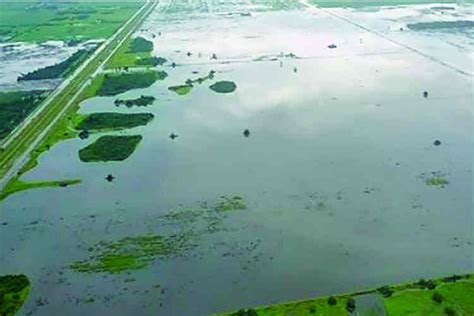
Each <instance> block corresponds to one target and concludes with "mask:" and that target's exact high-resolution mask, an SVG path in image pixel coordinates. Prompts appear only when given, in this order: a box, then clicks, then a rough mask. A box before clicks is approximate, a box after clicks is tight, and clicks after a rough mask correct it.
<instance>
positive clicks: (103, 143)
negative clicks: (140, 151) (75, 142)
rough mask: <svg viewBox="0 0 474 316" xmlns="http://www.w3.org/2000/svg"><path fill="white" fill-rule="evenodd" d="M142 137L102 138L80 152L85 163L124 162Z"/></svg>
mask: <svg viewBox="0 0 474 316" xmlns="http://www.w3.org/2000/svg"><path fill="white" fill-rule="evenodd" d="M141 140H142V136H140V135H132V136H102V137H100V138H99V139H97V140H96V141H95V142H94V143H92V144H90V145H89V146H87V147H84V148H82V149H81V150H79V159H81V161H83V162H98V161H104V162H105V161H122V160H125V159H127V158H128V157H130V155H131V154H132V153H133V152H134V151H135V148H136V147H137V146H138V144H139V143H140V141H141Z"/></svg>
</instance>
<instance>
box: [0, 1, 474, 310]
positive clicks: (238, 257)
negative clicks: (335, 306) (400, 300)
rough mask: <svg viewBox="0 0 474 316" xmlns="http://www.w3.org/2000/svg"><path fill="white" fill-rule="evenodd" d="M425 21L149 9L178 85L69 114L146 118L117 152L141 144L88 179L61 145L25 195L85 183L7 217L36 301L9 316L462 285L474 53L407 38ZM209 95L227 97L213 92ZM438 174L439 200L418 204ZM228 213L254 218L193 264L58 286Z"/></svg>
mask: <svg viewBox="0 0 474 316" xmlns="http://www.w3.org/2000/svg"><path fill="white" fill-rule="evenodd" d="M219 8H220V9H219ZM429 8H430V6H429V5H425V6H412V7H400V8H390V7H387V8H379V9H374V8H372V9H370V10H353V9H326V10H319V9H317V8H304V9H300V10H292V11H278V10H268V11H265V10H260V9H259V10H256V9H254V8H253V7H250V6H245V5H244V4H236V6H235V7H234V6H232V5H231V3H227V4H224V5H223V6H222V7H217V8H215V7H214V8H213V10H212V11H211V12H209V11H206V10H194V11H191V12H184V13H179V12H178V13H167V14H164V13H163V12H162V11H160V10H163V7H160V10H157V11H156V12H154V13H153V14H152V15H151V16H150V17H149V18H148V19H147V21H146V22H145V25H144V26H143V29H144V30H143V31H142V33H141V34H142V35H144V36H147V37H149V38H150V39H152V38H153V37H152V34H156V35H157V34H158V32H161V36H158V35H157V36H156V37H155V38H153V40H154V42H155V47H156V49H155V54H156V55H157V56H162V57H165V58H167V59H168V60H169V61H170V62H172V61H174V62H176V63H177V64H178V66H177V67H176V68H172V67H170V66H169V64H170V63H168V65H167V66H165V70H166V71H167V72H168V75H169V76H168V77H167V78H166V79H165V80H164V81H161V82H157V83H156V84H155V85H153V86H152V87H150V88H147V89H140V90H133V91H129V92H127V93H124V94H122V95H120V96H117V97H120V98H129V97H130V98H131V97H137V96H140V95H153V96H155V97H156V98H157V101H155V104H154V105H151V106H149V107H146V108H126V107H119V108H117V107H115V106H114V105H113V101H114V100H115V97H100V98H94V99H90V100H87V101H85V102H84V104H83V107H82V109H81V111H83V112H101V111H119V112H124V113H131V112H152V113H153V114H155V120H154V121H153V122H152V123H150V124H149V125H147V126H144V127H139V128H134V129H131V130H128V131H126V132H120V133H122V134H141V135H143V140H142V142H141V144H140V145H139V146H138V148H137V150H136V152H135V153H134V154H133V155H132V156H131V157H130V158H129V159H127V160H126V161H123V162H113V163H82V162H81V161H80V160H79V158H78V155H77V151H78V150H79V149H80V148H82V147H84V146H85V145H86V144H89V143H91V142H92V141H94V139H96V138H97V136H92V137H90V138H89V139H88V140H79V139H74V140H68V141H64V142H62V143H60V144H58V145H56V146H54V147H53V148H52V149H51V150H50V151H49V152H48V153H46V154H44V155H43V156H42V157H41V159H40V165H39V167H37V168H36V169H34V170H33V171H31V172H30V173H28V174H27V175H26V176H25V177H24V178H25V179H28V180H33V179H42V180H43V179H62V178H81V179H83V182H82V183H81V184H79V185H77V186H71V187H67V188H50V189H37V190H31V191H26V192H20V193H17V194H15V195H12V196H10V197H8V199H6V200H5V201H3V202H2V204H1V205H0V208H1V221H0V222H1V223H4V225H1V226H0V237H1V244H2V245H1V249H2V250H1V251H2V252H1V256H0V274H6V273H25V274H27V275H28V276H29V277H30V279H31V280H32V283H33V288H32V292H31V295H30V297H29V299H28V301H27V303H26V304H25V306H24V308H23V309H22V311H21V313H20V315H109V314H110V315H132V314H133V315H208V314H211V313H216V312H221V311H225V310H233V309H237V308H240V307H245V306H253V305H261V304H270V303H274V302H278V301H282V300H294V299H302V298H308V297H312V296H316V295H320V294H330V293H339V292H347V291H354V290H357V289H363V288H367V287H372V286H379V285H383V284H387V283H391V282H400V281H407V280H415V279H418V278H421V277H425V278H427V277H434V276H440V275H445V274H453V273H462V272H467V271H472V267H473V258H472V253H473V246H472V242H473V240H472V239H473V238H472V225H473V216H472V209H473V200H472V193H473V188H472V179H473V176H472V161H473V160H472V148H473V145H474V144H473V138H472V131H473V109H472V105H473V89H472V87H473V86H472V84H473V82H472V73H473V70H474V69H473V65H472V61H473V60H472V57H473V56H472V51H473V47H474V44H473V41H472V33H469V31H460V30H451V31H449V32H448V31H442V32H441V31H430V32H415V31H410V30H408V29H406V28H405V29H404V30H403V31H400V24H403V23H406V22H409V23H411V22H412V21H416V20H417V17H418V16H422V14H423V12H426V10H429ZM471 8H472V7H471ZM165 9H166V8H165ZM168 9H169V8H168ZM468 9H469V8H468ZM466 10H467V9H466V7H456V10H454V11H453V12H451V11H450V12H447V13H445V14H446V15H455V14H461V15H462V14H463V12H466ZM170 11H171V12H173V10H168V12H170ZM227 12H231V13H235V12H251V16H246V15H240V14H231V15H229V14H225V13H227ZM402 16H403V17H402ZM423 17H424V20H426V17H425V16H423ZM442 18H446V16H445V15H443V16H442ZM451 18H452V16H451ZM432 19H433V20H435V19H437V15H436V14H435V13H433V17H432ZM460 19H466V17H465V16H461V17H460ZM401 21H405V22H401ZM146 30H147V31H146ZM330 44H335V45H336V46H337V48H335V49H329V48H328V47H327V46H328V45H330ZM187 52H191V53H192V55H191V56H189V57H188V56H187ZM280 53H283V54H289V53H293V54H295V55H296V56H298V57H300V58H289V57H279V55H280ZM212 54H216V56H217V60H214V59H212V60H211V59H210V57H211V56H212ZM262 56H267V57H266V58H259V57H262ZM268 56H270V57H268ZM430 57H431V58H430ZM275 58H276V60H274V59H275ZM255 59H259V60H260V61H255ZM262 59H263V61H262ZM211 70H215V71H216V74H215V79H214V80H213V81H206V82H204V83H202V84H201V85H199V84H195V87H194V88H193V90H192V91H191V92H190V93H189V94H188V95H185V96H179V95H177V94H175V93H174V92H171V91H169V90H168V89H167V88H168V87H169V86H172V85H178V84H183V83H184V82H185V80H186V79H188V78H191V79H195V78H196V77H199V76H205V75H207V74H208V73H209V71H211ZM193 72H198V73H193ZM470 74H471V75H470ZM218 80H230V81H234V82H235V83H236V84H237V90H236V91H235V92H234V93H231V94H217V93H215V92H213V91H211V90H210V89H209V88H208V86H209V85H210V84H212V83H213V82H215V81H218ZM424 91H428V93H429V96H428V98H424V97H423V92H424ZM245 129H249V131H250V136H249V137H247V138H246V137H244V136H243V135H242V133H243V131H244V130H245ZM170 133H176V134H178V135H179V137H178V138H176V139H175V140H171V139H170V138H169V137H168V136H169V134H170ZM436 139H438V140H440V141H441V145H440V146H434V145H433V141H434V140H436ZM432 172H435V173H436V174H441V175H442V176H443V177H445V178H446V179H447V180H448V181H449V184H448V185H446V186H445V187H444V188H441V187H435V186H428V185H426V184H425V178H424V177H425V176H426V174H431V173H432ZM109 173H111V174H113V175H114V176H115V177H116V179H115V180H114V181H113V182H107V181H106V180H105V179H104V178H105V177H106V175H107V174H109ZM221 195H226V196H233V195H240V196H242V197H243V198H244V200H245V203H246V204H247V209H246V210H238V211H232V212H230V213H229V214H228V215H227V216H225V217H224V218H223V220H222V221H221V222H220V223H218V227H217V229H216V230H215V231H212V232H208V231H205V230H200V231H201V233H199V236H198V237H196V238H197V239H196V240H195V242H196V244H197V246H196V248H194V249H193V250H190V251H188V252H186V253H184V254H181V255H179V256H176V257H171V258H163V259H157V260H155V261H154V262H153V263H152V264H151V265H150V267H148V268H146V269H143V270H139V271H131V272H130V273H129V274H127V273H123V274H114V275H108V274H103V273H98V274H80V273H77V272H74V271H71V270H69V269H68V268H67V267H68V265H69V264H70V263H72V262H74V261H77V260H84V259H86V258H87V257H88V251H87V249H88V248H89V247H90V246H93V245H94V244H96V243H98V242H100V241H102V240H116V239H119V238H122V237H124V236H135V235H140V234H149V233H153V234H166V233H168V232H170V231H172V230H173V229H176V227H177V224H176V223H169V222H167V221H166V220H165V219H164V218H163V216H162V215H164V214H166V213H168V212H169V211H170V210H173V209H176V208H179V207H180V206H182V207H190V208H196V209H198V208H199V205H201V203H202V202H209V203H213V202H214V201H216V200H218V198H219V196H221ZM203 221H205V220H199V221H196V222H193V223H191V224H190V225H194V226H195V227H194V228H193V229H196V230H199V227H198V226H199V225H206V223H203ZM178 226H179V224H178ZM127 278H134V279H135V281H134V282H125V280H126V279H127ZM157 285H160V287H159V288H157ZM90 297H92V298H94V302H92V303H86V302H85V300H86V299H87V298H90ZM39 299H41V302H43V303H44V301H43V300H44V299H47V303H46V304H44V305H43V304H41V303H38V302H39V301H38V300H39Z"/></svg>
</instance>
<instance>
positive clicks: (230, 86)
mask: <svg viewBox="0 0 474 316" xmlns="http://www.w3.org/2000/svg"><path fill="white" fill-rule="evenodd" d="M209 88H210V89H211V90H212V91H214V92H217V93H232V92H234V91H235V89H237V85H236V84H235V82H233V81H218V82H216V83H214V84H213V85H211V86H210V87H209Z"/></svg>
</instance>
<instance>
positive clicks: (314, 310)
mask: <svg viewBox="0 0 474 316" xmlns="http://www.w3.org/2000/svg"><path fill="white" fill-rule="evenodd" d="M309 313H310V314H314V313H316V307H314V306H313V307H310V308H309Z"/></svg>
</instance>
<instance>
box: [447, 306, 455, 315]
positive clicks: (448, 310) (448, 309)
mask: <svg viewBox="0 0 474 316" xmlns="http://www.w3.org/2000/svg"><path fill="white" fill-rule="evenodd" d="M444 313H445V314H446V315H448V316H454V315H456V311H454V309H452V308H451V307H446V308H445V309H444Z"/></svg>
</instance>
